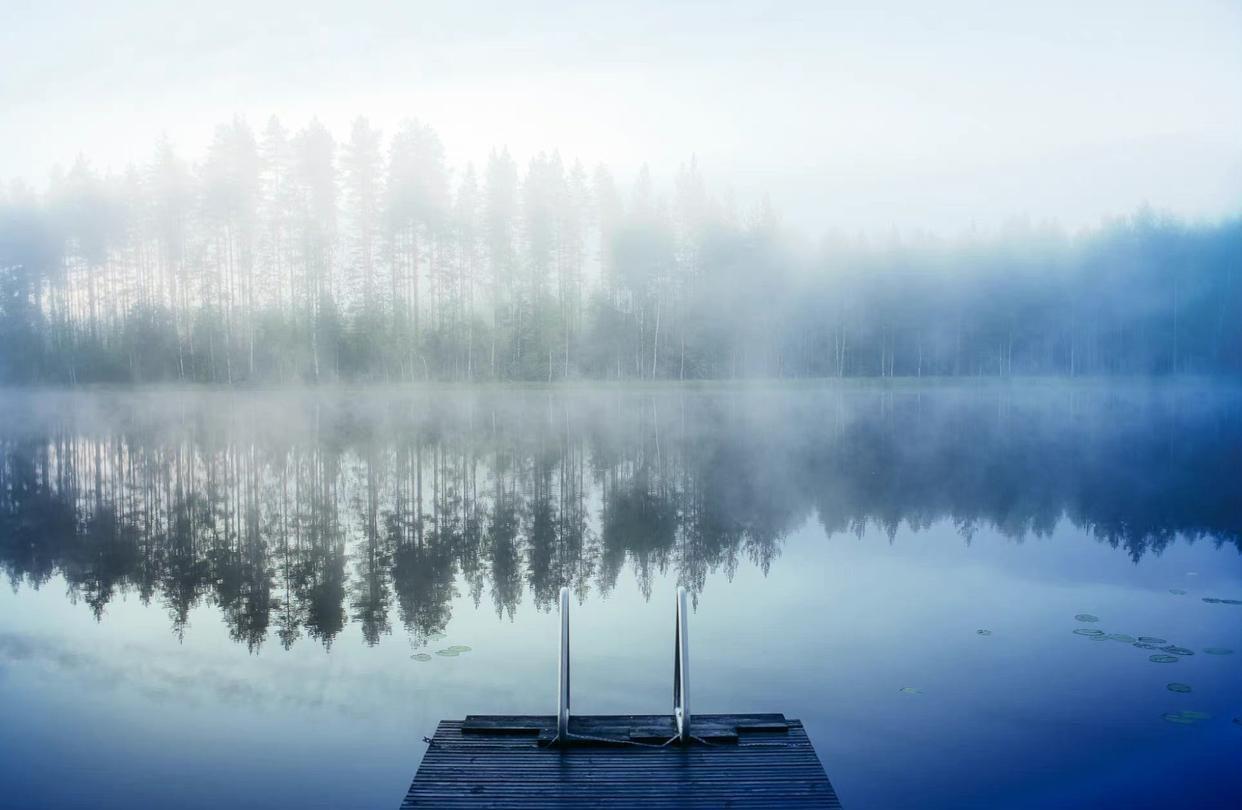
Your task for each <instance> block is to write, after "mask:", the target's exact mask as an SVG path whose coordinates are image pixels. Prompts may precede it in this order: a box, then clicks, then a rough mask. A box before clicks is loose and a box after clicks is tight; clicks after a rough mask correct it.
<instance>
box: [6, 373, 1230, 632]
mask: <svg viewBox="0 0 1242 810" xmlns="http://www.w3.org/2000/svg"><path fill="white" fill-rule="evenodd" d="M895 388H896V390H895ZM402 390H404V389H402ZM73 396H74V395H47V394H36V395H29V394H21V395H14V396H10V397H8V398H6V399H5V401H4V402H3V403H2V404H3V405H4V408H5V412H6V414H7V415H8V417H9V418H8V419H7V420H6V421H5V423H4V424H3V425H0V572H3V574H4V575H5V576H6V577H7V578H8V580H9V582H10V583H11V584H12V585H13V586H14V587H17V586H18V585H19V584H21V583H25V584H27V585H29V586H33V587H39V586H41V585H44V584H47V583H48V582H50V581H51V580H52V579H53V577H56V576H60V577H63V578H64V581H65V585H66V587H67V589H68V591H69V594H70V595H71V596H72V597H74V598H77V599H81V600H82V601H83V603H84V604H85V605H87V606H89V608H90V609H91V610H92V611H94V613H95V615H96V616H100V617H102V616H103V615H104V613H105V612H106V609H107V607H108V605H109V604H110V603H112V602H113V601H114V600H115V599H116V598H117V597H118V596H119V595H123V594H135V595H137V596H138V597H139V598H140V599H141V600H142V602H143V603H144V604H147V603H152V604H157V605H160V606H162V608H163V609H165V610H166V611H167V612H168V615H169V618H170V620H171V621H172V623H173V626H174V628H175V629H176V630H177V631H178V632H183V631H184V629H185V627H186V623H187V621H188V618H189V615H190V612H191V610H192V609H193V608H195V607H196V606H199V605H202V604H214V605H216V606H217V607H218V608H219V609H220V610H221V611H222V612H223V614H224V617H225V620H226V621H227V623H228V625H229V627H230V628H231V631H232V635H233V637H234V638H235V639H236V640H238V641H243V642H245V643H247V644H249V645H250V646H251V647H252V648H254V647H257V646H259V645H260V644H262V643H263V642H264V641H265V640H266V639H267V638H268V637H269V636H275V637H276V638H278V639H279V640H280V643H281V644H282V645H284V646H286V647H288V646H290V645H292V644H293V643H294V642H295V641H296V640H297V639H298V638H302V637H310V638H313V639H317V640H319V641H321V642H323V643H325V644H327V643H331V641H332V640H333V639H334V638H335V637H336V636H337V635H338V634H339V633H340V632H341V631H342V630H343V629H344V628H345V627H346V626H347V625H349V624H350V623H354V624H357V625H358V626H359V627H360V629H361V632H362V636H363V638H364V639H365V640H366V641H367V642H368V643H375V642H376V641H378V640H379V639H380V638H381V637H382V636H383V635H385V634H387V633H390V632H392V630H393V628H394V626H403V627H405V628H406V629H407V630H408V631H409V632H410V633H411V635H413V636H414V637H415V638H417V639H427V638H429V637H432V636H434V634H435V633H438V632H442V631H443V630H444V628H445V626H446V625H447V624H448V622H449V619H450V613H451V602H452V600H453V598H454V597H455V596H456V595H458V594H459V593H460V592H461V591H462V590H464V591H465V592H467V593H469V594H470V595H471V596H472V597H473V599H474V602H475V604H476V605H477V604H480V603H482V602H483V601H484V600H486V601H488V602H490V603H491V604H492V605H493V606H494V608H495V610H496V611H497V612H498V613H499V614H501V615H506V614H508V615H512V614H513V613H514V611H515V610H517V608H518V606H519V605H520V604H521V603H522V602H523V601H524V600H530V601H531V602H533V603H534V604H535V605H536V606H538V607H539V608H541V609H551V607H552V606H553V605H554V604H555V600H556V596H557V592H558V590H559V588H561V587H562V586H566V587H571V588H573V589H574V590H575V592H576V593H577V594H578V596H579V598H587V596H588V595H589V594H591V593H608V592H609V591H611V590H612V589H614V588H616V587H617V586H618V582H619V581H620V580H621V578H622V576H623V574H624V575H626V577H627V578H628V577H629V576H631V575H632V576H634V577H636V578H637V586H638V587H639V588H640V589H642V591H643V592H644V593H645V594H646V595H648V596H650V593H651V589H652V586H653V581H654V580H655V577H656V575H658V574H664V573H669V574H672V575H674V576H675V577H676V579H677V581H678V583H679V584H681V585H684V586H685V587H687V588H689V589H690V590H691V591H692V592H693V593H698V592H700V591H701V590H702V589H703V588H704V587H706V586H707V584H708V582H709V580H710V579H711V578H712V576H713V575H715V574H722V575H726V576H732V574H733V573H734V572H735V571H737V570H738V568H739V567H740V566H745V565H756V566H759V567H760V568H761V569H762V570H763V571H764V572H765V573H766V572H767V571H768V570H769V566H772V565H776V564H777V563H778V560H779V556H780V552H781V549H782V546H783V543H784V540H785V538H786V537H787V536H789V534H790V533H791V532H794V531H796V530H798V529H799V527H802V526H804V525H805V524H806V523H807V522H808V521H811V520H815V521H818V523H819V524H820V525H821V526H822V528H823V531H824V533H825V535H827V536H833V535H839V534H844V533H851V534H856V535H857V536H858V537H860V538H861V537H864V536H871V537H872V538H873V539H875V540H881V541H882V540H883V538H884V537H885V536H887V538H888V539H889V540H890V541H891V540H892V539H893V538H895V537H896V536H897V533H898V531H899V530H901V529H903V528H906V529H909V530H911V531H919V530H922V529H925V528H930V527H933V526H936V525H941V526H943V525H945V524H951V525H952V526H953V527H954V528H955V529H956V531H957V532H958V533H959V534H960V535H961V536H962V537H963V538H965V539H966V540H967V541H970V540H972V539H973V538H974V537H975V536H976V535H977V534H985V535H986V534H988V533H992V534H996V535H1000V536H1003V537H1007V538H1010V539H1013V540H1015V541H1020V540H1022V539H1023V538H1028V537H1043V536H1048V535H1050V534H1052V533H1053V532H1054V531H1055V530H1056V529H1057V527H1058V526H1062V525H1071V524H1072V525H1073V526H1075V527H1077V528H1078V530H1079V531H1080V532H1081V533H1082V535H1083V536H1084V537H1085V536H1091V537H1094V538H1095V539H1096V540H1098V541H1100V542H1104V543H1108V544H1110V545H1112V546H1114V547H1117V548H1119V549H1122V550H1124V553H1126V554H1128V555H1129V556H1130V557H1132V558H1133V559H1134V560H1135V561H1136V562H1137V561H1139V560H1141V559H1142V558H1143V557H1144V556H1145V555H1147V554H1160V553H1162V552H1163V551H1164V550H1165V549H1166V548H1168V547H1169V545H1170V544H1173V543H1175V542H1178V541H1179V540H1180V541H1185V542H1193V541H1197V540H1200V539H1202V540H1204V541H1205V542H1212V543H1216V544H1221V545H1226V544H1227V545H1233V546H1236V547H1237V548H1238V550H1239V551H1242V485H1240V484H1239V480H1238V477H1237V475H1236V471H1237V469H1238V468H1239V465H1240V464H1242V408H1239V407H1238V406H1239V391H1238V389H1236V388H1232V387H1231V388H1229V389H1226V390H1221V389H1218V388H1207V387H1198V388H1182V389H1178V390H1172V391H1170V390H1168V389H1163V390H1161V389H1156V390H1144V389H1141V388H1137V387H1136V388H1134V389H1130V390H1128V391H1127V390H1120V391H1119V390H1118V388H1117V387H1116V386H1110V387H1108V388H1107V389H1105V388H1103V387H1091V386H1085V387H1081V388H1080V387H1079V386H1077V385H1071V386H1059V385H1051V386H1050V385H1029V386H1028V385H1017V386H1012V387H1011V386H1004V387H999V386H998V387H996V388H994V389H984V388H979V387H976V386H974V385H967V386H964V387H960V386H932V387H926V386H919V387H913V386H912V387H911V388H910V389H908V390H905V391H902V390H900V388H899V387H888V386H885V387H872V386H864V387H857V388H856V387H853V386H850V385H848V384H846V385H843V386H840V387H836V386H834V387H833V388H831V389H829V390H820V389H818V388H816V389H812V390H796V391H781V392H779V393H777V394H773V393H772V392H771V391H770V390H760V391H749V392H737V391H729V392H726V393H719V394H700V393H694V394H687V393H686V392H685V391H684V390H683V391H678V392H675V393H669V392H662V393H659V394H656V395H652V394H633V393H628V392H622V391H619V390H618V391H616V392H614V393H613V394H612V395H610V396H600V395H598V394H582V393H577V394H574V395H572V396H560V395H558V396H546V395H542V394H540V395H535V394H523V393H517V394H514V393H511V392H508V393H506V394H505V395H504V396H498V397H494V398H475V397H471V396H463V395H459V394H458V395H449V396H441V395H438V394H437V395H436V396H429V397H413V398H412V397H405V396H397V397H392V398H386V397H385V396H380V395H373V396H362V397H359V396H357V395H356V394H354V393H350V394H347V395H342V396H341V397H339V398H336V397H333V398H331V399H328V398H325V399H323V400H319V399H310V398H300V397H296V396H291V395H288V394H272V393H263V394H253V395H249V394H248V395H245V396H244V397H242V398H240V399H239V398H236V397H234V396H233V395H231V394H226V393H224V392H219V393H215V394H207V395H201V394H200V395H195V396H182V395H170V394H158V395H154V396H151V397H148V398H143V397H135V396H133V395H123V396H117V397H115V398H111V399H110V398H106V397H96V396H94V395H91V397H90V398H89V399H80V400H79V399H72V397H73ZM58 397H64V398H58ZM963 436H969V437H970V440H969V441H963V440H962V437H963ZM398 622H399V625H398V624H397V623H398Z"/></svg>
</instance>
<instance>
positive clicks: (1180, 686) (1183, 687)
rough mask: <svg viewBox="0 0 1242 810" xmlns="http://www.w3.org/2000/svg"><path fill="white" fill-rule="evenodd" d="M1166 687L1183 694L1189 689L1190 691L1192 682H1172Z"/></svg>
mask: <svg viewBox="0 0 1242 810" xmlns="http://www.w3.org/2000/svg"><path fill="white" fill-rule="evenodd" d="M1165 688H1166V689H1168V690H1169V691H1170V692H1178V693H1181V694H1183V695H1184V694H1186V693H1187V692H1189V691H1190V684H1188V683H1171V684H1168V685H1167V686H1166V687H1165Z"/></svg>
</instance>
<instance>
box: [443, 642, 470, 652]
mask: <svg viewBox="0 0 1242 810" xmlns="http://www.w3.org/2000/svg"><path fill="white" fill-rule="evenodd" d="M446 649H449V650H452V651H453V652H457V653H465V652H470V647H467V646H466V645H465V644H454V645H452V646H451V647H447V648H446Z"/></svg>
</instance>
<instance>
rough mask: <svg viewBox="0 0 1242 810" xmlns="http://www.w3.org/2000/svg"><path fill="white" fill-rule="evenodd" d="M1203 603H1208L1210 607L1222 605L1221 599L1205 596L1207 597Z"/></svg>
mask: <svg viewBox="0 0 1242 810" xmlns="http://www.w3.org/2000/svg"><path fill="white" fill-rule="evenodd" d="M1203 601H1204V602H1207V603H1208V604H1209V605H1218V604H1220V600H1219V599H1217V598H1215V597H1212V596H1205V597H1203Z"/></svg>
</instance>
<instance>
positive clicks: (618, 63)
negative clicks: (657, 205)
mask: <svg viewBox="0 0 1242 810" xmlns="http://www.w3.org/2000/svg"><path fill="white" fill-rule="evenodd" d="M566 5H567V6H569V8H556V7H554V6H553V4H549V3H534V2H524V3H519V2H497V3H462V2H459V3H453V4H448V3H416V2H408V3H370V2H362V1H360V0H355V1H353V2H349V3H330V4H329V3H325V4H322V5H321V4H318V3H315V2H310V0H303V1H302V2H281V3H262V2H254V0H251V2H244V3H242V2H216V3H201V4H189V3H186V4H181V3H170V2H151V3H138V2H110V3H106V4H104V3H89V2H26V0H0V51H2V52H3V54H4V56H3V68H0V180H3V181H7V180H9V179H13V178H17V177H20V178H24V179H26V180H28V181H30V182H32V183H34V184H35V185H36V186H41V185H42V183H43V182H44V180H45V178H46V176H47V174H48V172H49V170H50V169H51V168H52V166H54V165H55V164H57V163H59V164H62V165H67V164H69V163H70V162H72V160H73V159H74V157H75V156H76V155H77V154H79V153H82V154H84V155H86V156H87V157H88V158H89V159H90V160H91V161H92V163H93V164H94V165H95V166H96V167H97V168H99V169H101V170H105V169H108V168H113V169H118V170H119V169H122V168H124V167H125V165H126V164H128V163H130V162H134V163H139V164H142V163H145V162H147V161H148V160H149V159H150V155H151V154H152V152H153V147H154V144H155V141H156V139H157V138H158V137H159V136H160V134H161V133H167V135H168V136H169V137H170V138H171V140H172V141H173V143H174V145H175V146H176V147H177V148H178V150H179V151H180V152H181V154H182V155H183V156H184V157H187V158H190V159H197V158H198V157H199V155H200V154H201V151H202V149H203V148H204V147H205V145H206V143H207V141H208V140H209V139H210V137H211V134H212V129H213V127H214V126H215V125H216V124H217V123H221V122H224V121H227V120H229V119H231V118H232V116H233V115H234V114H238V115H241V116H243V117H244V118H245V119H247V120H248V121H249V122H250V123H251V125H252V126H254V127H255V128H256V130H257V129H261V128H262V126H263V124H264V123H265V121H266V120H267V118H268V116H269V115H271V114H273V113H274V114H277V115H279V116H280V117H281V118H282V120H284V122H285V124H286V126H287V127H289V128H291V129H296V128H298V127H300V126H302V125H303V124H304V123H305V122H306V121H307V120H308V119H309V118H310V117H311V116H312V115H318V116H319V118H320V119H321V120H323V121H324V122H325V123H326V124H327V125H328V126H329V127H330V128H331V129H332V130H333V131H334V133H335V134H336V135H337V136H338V138H341V139H343V138H344V137H346V136H347V134H348V125H349V122H350V121H351V120H352V119H353V118H354V117H355V116H357V115H359V114H361V115H365V116H367V117H368V118H370V119H371V121H372V123H374V124H376V125H378V126H380V127H381V128H382V129H383V130H384V131H385V132H386V133H391V132H392V130H393V129H394V128H395V127H396V125H397V123H398V122H400V121H401V120H402V119H404V118H409V117H415V118H418V119H420V120H422V121H424V122H426V123H429V124H431V125H432V126H433V127H434V128H435V129H436V130H437V131H438V132H439V133H440V136H441V137H442V139H443V140H444V142H445V146H446V148H447V151H448V156H449V159H450V161H451V162H452V163H453V164H454V165H456V166H463V165H464V164H465V162H466V161H474V162H476V163H479V162H482V161H483V160H485V159H486V156H487V153H488V151H489V149H491V148H492V147H493V146H502V145H503V146H508V147H509V148H510V150H511V151H512V152H513V153H514V155H515V156H516V157H517V158H518V160H519V161H520V162H522V163H524V162H525V161H526V160H527V159H528V158H529V157H530V155H531V154H533V153H534V152H536V151H538V150H540V149H558V150H559V151H560V152H561V154H562V156H564V157H565V158H566V159H567V160H573V159H575V158H579V159H581V160H582V161H583V162H584V163H586V164H587V165H588V166H590V165H593V164H594V163H596V162H600V161H602V162H604V163H606V164H608V165H609V166H610V167H612V168H613V169H614V171H615V172H616V173H617V174H618V175H619V177H620V179H621V180H622V181H623V182H626V181H628V178H629V177H630V176H631V175H632V173H633V172H634V171H635V170H636V169H637V167H638V166H639V165H641V164H642V163H643V162H648V163H650V165H651V168H652V170H653V172H654V173H655V175H656V178H657V180H658V181H659V180H663V181H665V182H667V181H668V180H670V179H671V177H672V174H673V172H674V170H675V169H676V167H677V165H678V164H679V163H681V162H682V161H685V160H687V159H689V157H690V156H691V155H697V158H698V160H699V163H700V164H701V165H702V167H703V168H704V170H705V171H706V173H707V174H708V176H709V179H711V180H712V181H713V183H714V185H715V186H716V187H717V188H720V189H723V188H726V187H728V188H731V189H733V190H734V193H735V197H736V198H737V199H738V201H739V202H740V203H743V204H744V203H746V202H748V201H751V200H755V199H757V198H758V196H759V195H760V194H761V193H762V192H764V191H768V192H770V193H771V196H772V200H773V202H774V203H775V204H776V206H777V207H778V208H779V209H780V210H781V211H782V213H783V215H784V218H785V220H786V222H787V223H789V224H791V225H792V226H794V227H797V228H798V229H801V230H804V231H807V232H808V233H817V232H820V231H824V230H828V229H832V230H842V231H853V230H860V229H861V230H866V231H874V232H883V231H887V230H889V229H891V228H893V227H897V228H900V229H905V230H910V229H924V230H929V231H933V232H940V233H949V234H952V233H958V232H961V231H963V230H966V229H968V228H971V227H982V228H987V227H994V226H996V225H1000V224H1003V223H1004V222H1006V221H1007V220H1010V219H1013V218H1015V217H1022V218H1029V219H1031V220H1034V221H1041V220H1045V219H1055V220H1057V221H1059V222H1061V223H1062V224H1064V225H1067V226H1070V227H1078V226H1083V225H1091V224H1094V223H1097V222H1098V221H1099V220H1100V219H1101V218H1102V217H1106V216H1110V215H1118V214H1126V213H1130V212H1132V211H1134V210H1135V209H1136V208H1137V207H1139V206H1140V205H1143V204H1148V205H1151V206H1152V207H1154V208H1156V209H1158V210H1162V211H1167V212H1170V213H1174V214H1178V215H1181V216H1184V217H1189V218H1217V217H1220V216H1225V215H1230V214H1237V213H1242V0H1179V1H1178V2H1173V1H1172V0H1169V1H1168V2H1166V1H1165V0H1144V1H1143V2H1135V0H1126V1H1124V2H1122V1H1120V0H1076V1H1072V2H1071V1H1067V0H1040V2H1026V3H1009V2H982V1H981V2H960V1H958V0H943V1H942V2H937V3H927V2H922V1H921V0H881V1H880V2H868V3H859V2H851V3H833V2H824V1H821V2H808V3H759V2H752V3H734V4H730V3H721V2H703V3H667V2H665V3H645V2H641V3H640V2H624V3H617V4H615V5H612V6H611V7H605V6H604V5H602V4H601V5H596V4H587V3H582V4H566ZM191 6H201V7H191ZM609 8H610V9H611V10H609Z"/></svg>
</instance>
